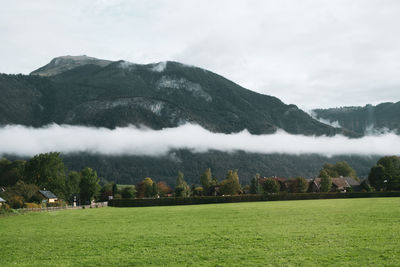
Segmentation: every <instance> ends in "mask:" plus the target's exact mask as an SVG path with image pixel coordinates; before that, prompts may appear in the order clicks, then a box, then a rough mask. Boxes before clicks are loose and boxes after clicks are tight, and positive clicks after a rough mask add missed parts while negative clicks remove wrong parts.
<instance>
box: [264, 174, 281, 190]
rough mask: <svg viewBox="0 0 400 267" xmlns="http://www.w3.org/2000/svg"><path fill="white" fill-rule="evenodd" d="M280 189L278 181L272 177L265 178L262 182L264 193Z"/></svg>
mask: <svg viewBox="0 0 400 267" xmlns="http://www.w3.org/2000/svg"><path fill="white" fill-rule="evenodd" d="M279 189H280V186H279V183H278V181H277V180H276V179H274V178H268V179H265V180H264V182H263V191H264V193H266V194H274V193H278V192H279Z"/></svg>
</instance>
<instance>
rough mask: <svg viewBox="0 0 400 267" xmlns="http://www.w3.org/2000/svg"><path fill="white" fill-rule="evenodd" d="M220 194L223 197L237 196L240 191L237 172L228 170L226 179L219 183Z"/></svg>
mask: <svg viewBox="0 0 400 267" xmlns="http://www.w3.org/2000/svg"><path fill="white" fill-rule="evenodd" d="M219 190H220V192H221V193H222V194H223V195H237V194H239V193H240V191H241V187H240V183H239V176H238V173H237V170H235V171H232V170H229V171H228V174H227V175H226V179H225V180H223V181H222V182H221V185H220V189H219Z"/></svg>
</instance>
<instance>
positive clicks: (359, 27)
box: [0, 0, 400, 109]
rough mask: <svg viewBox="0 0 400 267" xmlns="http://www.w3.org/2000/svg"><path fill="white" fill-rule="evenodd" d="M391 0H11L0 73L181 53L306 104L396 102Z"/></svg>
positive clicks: (399, 61) (399, 57)
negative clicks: (90, 59)
mask: <svg viewBox="0 0 400 267" xmlns="http://www.w3.org/2000/svg"><path fill="white" fill-rule="evenodd" d="M399 13H400V2H399V1H395V0H354V1H346V0H338V1H331V0H321V1H310V0H282V1H273V0H259V1H245V0H237V1H230V0H220V1H204V0H202V1H200V0H192V1H178V0H168V1H167V0H153V1H139V0H136V1H135V0H134V1H122V0H118V1H107V0H97V1H78V0H71V1H52V0H36V1H30V0H21V1H14V0H5V1H2V8H1V9H0V34H1V36H2V42H0V58H1V59H2V64H1V66H0V72H5V73H18V72H22V73H29V72H30V71H32V70H33V69H35V68H38V67H40V66H42V65H44V64H46V63H48V62H49V61H50V59H52V58H53V57H56V56H60V55H66V54H71V55H81V54H87V55H91V56H94V57H99V58H105V59H111V60H119V59H125V60H129V61H131V62H135V63H149V62H160V61H164V60H176V61H182V62H184V63H187V64H190V65H195V66H200V67H203V68H207V69H210V70H212V71H214V72H217V73H219V74H221V75H223V76H226V77H227V78H229V79H232V80H233V81H234V82H236V83H239V84H240V85H243V86H245V87H247V88H249V89H252V90H256V91H258V92H262V93H265V94H271V95H274V96H277V97H279V98H281V99H282V100H283V101H284V102H286V103H294V104H296V105H298V106H299V107H302V108H307V109H310V108H316V107H329V106H344V105H362V106H363V105H365V104H367V103H371V104H377V103H379V102H386V101H399V100H400V91H399V87H400V76H399V75H398V73H399V70H400V35H399V34H398V25H399V24H400V16H398V14H399Z"/></svg>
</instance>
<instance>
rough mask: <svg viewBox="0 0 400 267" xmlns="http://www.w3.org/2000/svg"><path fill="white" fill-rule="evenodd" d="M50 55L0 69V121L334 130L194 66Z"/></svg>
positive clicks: (312, 131)
mask: <svg viewBox="0 0 400 267" xmlns="http://www.w3.org/2000/svg"><path fill="white" fill-rule="evenodd" d="M57 59H60V58H57ZM57 59H55V60H53V61H52V62H51V63H49V64H48V65H47V66H44V67H42V68H40V69H39V70H37V71H34V72H32V74H31V75H29V76H26V75H5V74H3V75H1V77H0V91H1V96H0V123H1V124H24V125H32V126H35V127H37V126H42V125H46V124H49V123H52V122H55V123H58V124H74V125H77V124H79V125H91V126H101V127H108V128H114V127H116V126H126V125H128V124H134V125H146V126H148V127H151V128H153V129H161V128H164V127H175V126H177V125H180V124H183V123H185V122H192V123H197V124H200V125H201V126H203V127H204V128H206V129H208V130H211V131H213V132H224V133H231V132H238V131H241V130H243V129H248V130H249V131H250V132H251V133H253V134H261V133H273V132H275V131H276V130H277V129H278V128H280V129H284V130H285V131H287V132H289V133H293V134H305V135H334V134H336V133H340V132H341V130H340V129H336V128H334V127H331V126H328V125H326V124H323V123H320V122H319V121H317V120H314V119H313V118H311V117H310V116H309V115H308V114H307V113H305V112H304V111H302V110H300V109H298V108H297V107H296V106H295V105H286V104H284V103H282V102H281V101H280V100H279V99H278V98H275V97H272V96H268V95H262V94H259V93H256V92H253V91H250V90H247V89H245V88H243V87H241V86H239V85H237V84H235V83H233V82H231V81H229V80H227V79H225V78H223V77H222V76H220V75H217V74H215V73H212V72H210V71H207V70H204V69H200V68H197V67H193V66H187V65H184V64H180V63H177V62H161V63H157V64H148V65H139V64H133V63H130V62H126V61H117V62H112V63H110V62H104V61H99V62H100V63H99V62H98V61H94V59H93V58H88V59H87V60H86V61H85V60H82V56H81V57H78V59H76V61H77V62H76V63H75V64H72V63H71V60H72V59H71V57H68V58H67V59H64V60H62V58H61V59H60V60H58V61H57ZM57 62H58V63H57ZM63 64H64V65H65V66H64V67H63V66H62V65H63ZM60 65H61V66H60ZM347 134H349V135H351V133H347Z"/></svg>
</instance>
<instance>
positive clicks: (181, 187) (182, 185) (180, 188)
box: [175, 172, 190, 197]
mask: <svg viewBox="0 0 400 267" xmlns="http://www.w3.org/2000/svg"><path fill="white" fill-rule="evenodd" d="M175 196H177V197H189V196H190V187H189V185H188V184H187V183H186V181H185V179H184V176H183V173H182V172H178V178H177V179H176V184H175Z"/></svg>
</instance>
